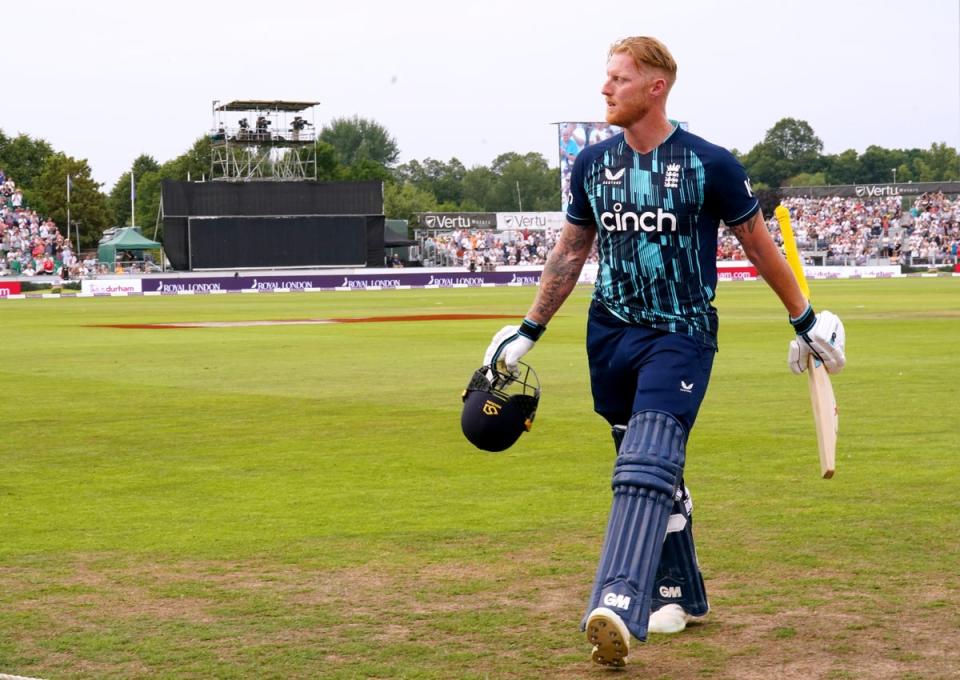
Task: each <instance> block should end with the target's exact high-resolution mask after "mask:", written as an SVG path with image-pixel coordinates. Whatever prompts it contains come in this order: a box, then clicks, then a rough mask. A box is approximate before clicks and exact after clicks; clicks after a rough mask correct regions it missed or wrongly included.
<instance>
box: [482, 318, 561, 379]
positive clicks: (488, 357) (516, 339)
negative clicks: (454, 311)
mask: <svg viewBox="0 0 960 680" xmlns="http://www.w3.org/2000/svg"><path fill="white" fill-rule="evenodd" d="M545 330H547V327H546V326H544V325H542V324H539V323H537V322H536V321H530V320H529V319H524V320H523V323H521V324H520V325H519V326H504V327H503V328H501V329H500V330H499V331H497V334H496V335H494V336H493V340H492V341H491V342H490V346H489V347H487V351H486V353H485V354H484V355H483V365H484V366H490V367H491V368H493V369H495V370H496V371H497V372H499V373H503V374H504V375H512V376H514V377H516V376H518V375H519V374H520V370H519V368H518V367H517V362H519V361H520V359H521V358H523V356H524V355H525V354H526V353H527V352H529V351H530V350H531V349H533V345H534V343H535V342H536V341H537V340H539V339H540V336H541V335H543V332H544V331H545Z"/></svg>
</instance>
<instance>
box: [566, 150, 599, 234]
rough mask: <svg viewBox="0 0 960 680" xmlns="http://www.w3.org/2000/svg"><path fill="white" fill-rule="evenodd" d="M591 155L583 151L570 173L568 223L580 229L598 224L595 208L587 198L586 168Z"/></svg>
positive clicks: (574, 162)
mask: <svg viewBox="0 0 960 680" xmlns="http://www.w3.org/2000/svg"><path fill="white" fill-rule="evenodd" d="M589 156H590V154H588V153H585V152H583V151H581V152H580V155H578V156H577V157H576V159H575V160H574V161H573V170H571V171H570V196H569V200H568V201H567V221H568V222H570V223H571V224H576V225H577V226H579V227H589V226H593V225H594V224H596V220H595V219H594V217H593V207H592V206H591V205H590V200H589V199H588V198H587V190H586V187H585V185H584V181H583V179H584V172H585V171H584V168H585V167H586V165H587V158H588V157H589Z"/></svg>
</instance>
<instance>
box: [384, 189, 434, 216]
mask: <svg viewBox="0 0 960 680" xmlns="http://www.w3.org/2000/svg"><path fill="white" fill-rule="evenodd" d="M434 210H437V199H436V197H435V196H434V195H433V194H432V193H430V192H429V191H427V190H425V189H422V188H420V187H418V186H417V185H415V184H413V183H411V182H402V183H401V182H388V183H387V184H384V186H383V212H384V214H385V215H386V216H387V217H388V218H390V219H399V220H407V221H409V222H410V223H411V224H416V223H417V216H416V214H417V213H421V212H432V211H434Z"/></svg>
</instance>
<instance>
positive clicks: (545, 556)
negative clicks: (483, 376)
mask: <svg viewBox="0 0 960 680" xmlns="http://www.w3.org/2000/svg"><path fill="white" fill-rule="evenodd" d="M813 294H814V298H815V299H814V301H815V303H816V304H817V306H818V307H822V308H829V309H831V310H832V311H835V312H837V313H838V314H839V315H840V316H841V318H842V319H843V320H844V322H845V324H846V327H847V337H848V362H849V363H848V367H847V370H846V371H845V372H844V373H843V374H842V375H841V376H838V377H837V378H835V380H834V387H835V391H836V394H837V399H838V402H839V405H840V423H841V434H840V444H839V452H838V460H837V474H836V476H835V478H834V479H832V480H821V479H820V478H819V463H818V459H817V452H816V442H815V439H814V434H813V424H812V416H811V414H810V406H809V400H808V397H807V388H806V380H805V379H804V378H797V377H795V376H793V375H792V374H791V373H789V371H788V369H787V367H786V362H785V358H786V345H787V341H788V340H789V338H790V329H789V327H788V326H787V324H786V320H785V314H784V312H783V310H782V308H780V307H779V305H778V303H777V302H776V301H775V298H774V296H773V295H772V293H770V292H769V290H768V289H767V288H766V287H765V286H764V285H763V284H762V283H757V282H735V283H728V284H723V285H722V286H721V290H720V294H719V297H718V301H717V304H718V306H719V307H720V310H721V338H720V342H721V351H720V353H719V354H718V356H717V361H716V363H715V368H714V374H713V380H712V384H711V387H710V391H709V393H708V396H707V399H706V401H705V403H704V406H703V408H702V410H701V415H700V419H699V421H698V424H697V428H696V429H695V430H694V432H693V434H692V436H691V440H690V444H689V447H688V457H687V461H688V462H687V470H686V478H687V482H688V484H689V485H690V487H691V489H692V490H693V494H694V499H695V503H696V509H695V515H694V516H695V518H696V528H697V540H698V550H699V554H700V559H701V562H702V564H703V570H704V575H705V578H706V582H707V588H708V591H709V593H710V595H711V605H712V607H713V611H712V612H711V614H710V615H709V617H708V618H707V621H706V622H705V623H703V624H701V625H697V626H694V627H691V628H690V629H688V630H687V631H686V632H684V633H683V634H681V635H679V636H675V637H664V636H653V637H652V638H651V640H650V643H649V644H647V645H645V646H642V647H639V648H638V649H637V650H636V651H635V652H634V653H633V654H632V655H631V665H630V666H629V667H628V669H627V671H626V672H624V673H621V674H620V675H618V677H636V678H645V679H648V678H700V677H708V678H860V677H869V678H872V679H874V680H875V679H877V678H948V677H957V673H958V669H960V614H958V606H960V573H958V565H960V538H958V537H960V518H958V513H957V482H958V477H960V475H958V467H960V466H958V462H957V454H958V450H960V446H958V439H960V438H958V426H960V419H958V414H960V387H958V386H960V360H958V355H957V349H958V347H960V280H958V279H953V278H951V279H946V278H940V279H908V280H902V279H901V280H879V281H831V282H814V284H813ZM532 295H533V289H530V288H527V289H508V288H498V289H471V290H431V291H379V292H361V291H351V292H329V293H309V294H307V293H304V294H295V293H289V294H273V295H256V296H252V295H250V296H248V295H229V296H196V297H162V298H142V297H131V298H96V299H60V300H7V301H0V346H2V347H3V348H4V350H5V351H4V359H5V360H4V361H3V362H2V364H0V384H2V386H3V395H4V396H3V400H2V401H0V423H2V424H3V430H4V431H3V435H2V439H3V442H4V444H3V446H2V447H0V471H2V475H0V673H16V674H19V675H31V676H40V677H44V678H111V677H113V678H120V677H151V678H154V677H160V678H163V677H167V678H184V677H191V678H192V677H197V678H199V677H205V678H209V677H216V678H249V677H300V678H319V677H323V678H344V679H346V678H583V677H601V676H603V677H605V676H606V675H607V673H605V672H604V671H602V670H600V669H593V668H591V667H590V664H589V663H588V662H587V659H588V651H589V650H588V648H587V646H586V644H585V643H584V642H583V638H582V637H581V635H580V634H579V633H578V632H577V623H578V620H579V617H580V616H581V614H582V608H583V607H584V606H585V601H586V597H587V595H588V590H589V587H590V584H591V581H592V577H593V569H594V567H595V563H596V558H597V555H598V553H599V547H600V540H601V538H602V533H603V529H604V525H605V521H606V513H607V508H608V505H609V481H610V470H611V465H612V458H613V455H612V454H613V449H612V444H611V443H610V438H609V435H608V432H607V430H606V427H605V426H604V424H603V421H602V420H601V419H600V418H599V417H598V416H596V415H594V414H593V413H592V410H591V403H590V398H589V385H588V376H587V371H586V356H585V352H584V348H583V333H584V321H585V320H584V314H585V309H586V305H587V302H588V299H589V290H588V289H586V288H584V289H578V291H577V292H576V293H575V294H574V296H573V297H572V298H571V300H570V301H569V302H568V303H567V305H566V306H565V307H564V309H563V313H562V315H560V316H558V317H557V318H556V319H554V321H553V323H551V325H550V330H549V331H548V333H547V334H546V335H545V336H544V339H543V341H542V342H541V343H540V344H539V345H538V347H537V348H536V349H535V350H534V351H533V353H532V354H531V355H530V357H529V358H530V361H531V363H532V364H533V365H534V366H535V368H536V369H537V371H538V373H539V375H540V378H541V381H542V383H543V391H544V396H543V399H542V402H541V408H540V411H539V413H538V415H537V421H536V424H535V427H534V429H533V431H532V432H531V433H530V434H525V435H524V436H523V437H522V438H521V440H520V442H519V443H518V444H517V445H516V446H515V447H514V448H513V449H511V450H510V451H508V452H506V453H503V454H485V453H481V452H478V451H476V450H473V449H472V448H471V447H470V446H469V445H468V444H467V443H466V441H465V440H464V439H463V437H462V435H461V434H460V431H459V410H460V409H459V396H460V392H461V390H462V388H463V386H464V384H465V383H466V381H467V379H468V378H469V376H470V373H471V372H472V370H473V369H474V368H476V367H477V365H478V364H479V363H480V360H481V358H482V355H483V351H484V349H485V347H486V344H487V342H488V341H489V338H490V337H491V336H492V334H493V333H494V332H495V331H496V330H497V329H499V328H500V327H501V326H502V325H503V322H502V321H498V320H471V321H432V322H412V321H405V322H397V323H364V324H342V325H309V326H308V325H302V326H291V325H287V326H257V327H238V328H209V329H206V328H205V329H179V330H146V329H117V328H103V327H94V326H92V324H109V323H161V322H174V321H181V322H184V321H218V320H263V319H296V318H327V317H352V316H357V317H359V316H378V315H394V314H395V315H402V314H438V313H504V314H517V315H518V316H519V315H521V314H522V313H523V311H525V310H526V308H527V306H528V304H529V301H530V299H531V297H532Z"/></svg>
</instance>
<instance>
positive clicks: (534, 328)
mask: <svg viewBox="0 0 960 680" xmlns="http://www.w3.org/2000/svg"><path fill="white" fill-rule="evenodd" d="M545 330H547V327H546V326H544V325H543V324H542V323H537V322H536V321H531V320H530V319H524V320H523V321H522V322H521V324H520V329H519V330H518V331H517V333H518V334H519V335H522V336H523V337H525V338H529V339H530V340H533V341H534V342H536V341H537V340H539V339H540V336H541V335H543V332H544V331H545Z"/></svg>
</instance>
